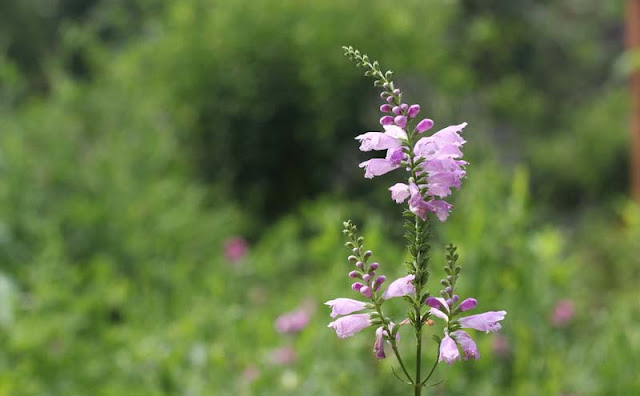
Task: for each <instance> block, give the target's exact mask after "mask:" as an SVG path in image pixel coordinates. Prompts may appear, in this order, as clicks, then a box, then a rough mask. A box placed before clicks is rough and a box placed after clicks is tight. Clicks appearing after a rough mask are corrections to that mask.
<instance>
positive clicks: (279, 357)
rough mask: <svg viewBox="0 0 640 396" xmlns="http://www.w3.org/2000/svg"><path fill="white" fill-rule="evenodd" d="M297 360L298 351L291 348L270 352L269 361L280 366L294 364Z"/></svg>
mask: <svg viewBox="0 0 640 396" xmlns="http://www.w3.org/2000/svg"><path fill="white" fill-rule="evenodd" d="M295 360H296V351H295V350H294V349H293V348H292V347H290V346H283V347H280V348H276V349H274V350H272V351H270V352H269V361H270V362H271V363H273V364H277V365H279V366H282V365H285V364H290V363H293V362H294V361H295Z"/></svg>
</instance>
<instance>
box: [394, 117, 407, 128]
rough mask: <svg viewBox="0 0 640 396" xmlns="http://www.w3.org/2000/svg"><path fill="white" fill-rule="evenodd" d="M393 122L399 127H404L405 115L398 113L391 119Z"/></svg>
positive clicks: (405, 123) (405, 122) (405, 124)
mask: <svg viewBox="0 0 640 396" xmlns="http://www.w3.org/2000/svg"><path fill="white" fill-rule="evenodd" d="M393 122H395V123H396V125H397V126H399V127H400V128H404V127H406V126H407V117H406V116H402V115H399V116H397V117H396V118H394V119H393Z"/></svg>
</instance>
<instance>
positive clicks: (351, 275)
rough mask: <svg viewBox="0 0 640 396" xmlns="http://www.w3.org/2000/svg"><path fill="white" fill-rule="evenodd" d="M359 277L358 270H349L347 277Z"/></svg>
mask: <svg viewBox="0 0 640 396" xmlns="http://www.w3.org/2000/svg"><path fill="white" fill-rule="evenodd" d="M359 277H360V273H359V272H358V271H351V272H349V278H359Z"/></svg>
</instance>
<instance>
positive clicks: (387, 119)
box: [380, 116, 393, 125]
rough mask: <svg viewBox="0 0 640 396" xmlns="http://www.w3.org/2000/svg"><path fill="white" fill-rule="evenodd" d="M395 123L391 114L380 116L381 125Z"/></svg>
mask: <svg viewBox="0 0 640 396" xmlns="http://www.w3.org/2000/svg"><path fill="white" fill-rule="evenodd" d="M391 124H393V117H391V116H383V117H382V118H380V125H391Z"/></svg>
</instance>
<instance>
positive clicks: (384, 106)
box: [380, 103, 391, 113]
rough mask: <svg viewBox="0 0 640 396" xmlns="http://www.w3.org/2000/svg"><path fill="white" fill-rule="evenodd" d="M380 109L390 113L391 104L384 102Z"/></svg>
mask: <svg viewBox="0 0 640 396" xmlns="http://www.w3.org/2000/svg"><path fill="white" fill-rule="evenodd" d="M380 111H381V112H383V113H388V112H390V111H391V105H390V104H388V103H385V104H383V105H382V106H380Z"/></svg>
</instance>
